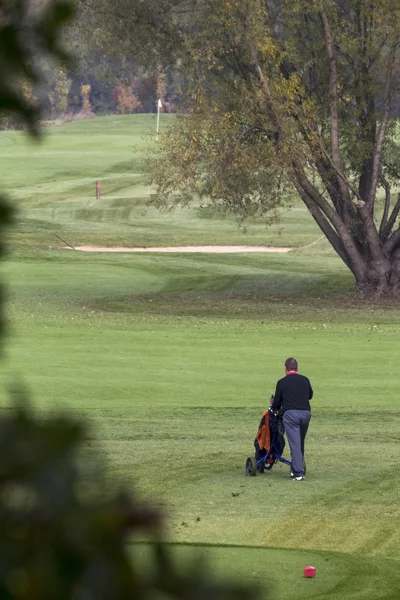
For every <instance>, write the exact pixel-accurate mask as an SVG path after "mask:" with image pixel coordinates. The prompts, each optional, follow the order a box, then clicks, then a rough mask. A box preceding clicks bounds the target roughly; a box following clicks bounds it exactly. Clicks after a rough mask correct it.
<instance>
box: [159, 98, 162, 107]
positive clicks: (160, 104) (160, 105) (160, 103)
mask: <svg viewBox="0 0 400 600" xmlns="http://www.w3.org/2000/svg"><path fill="white" fill-rule="evenodd" d="M158 108H162V102H161V100H160V99H159V100H158Z"/></svg>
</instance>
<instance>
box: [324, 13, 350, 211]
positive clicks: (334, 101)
mask: <svg viewBox="0 0 400 600" xmlns="http://www.w3.org/2000/svg"><path fill="white" fill-rule="evenodd" d="M320 15H321V21H322V26H323V30H324V39H325V46H326V50H327V54H328V59H329V93H330V114H331V116H330V120H331V143H332V163H333V165H334V167H335V168H336V170H337V172H338V173H339V172H340V173H343V166H342V160H341V156H340V145H339V111H338V85H337V68H336V58H335V53H334V50H333V42H332V35H331V30H330V25H329V21H328V17H327V14H326V12H325V11H324V9H323V6H322V2H321V13H320ZM338 184H339V188H340V192H341V194H342V197H343V199H344V200H345V202H348V203H349V202H350V193H349V189H348V187H347V186H346V185H345V184H344V181H343V178H341V177H339V179H338Z"/></svg>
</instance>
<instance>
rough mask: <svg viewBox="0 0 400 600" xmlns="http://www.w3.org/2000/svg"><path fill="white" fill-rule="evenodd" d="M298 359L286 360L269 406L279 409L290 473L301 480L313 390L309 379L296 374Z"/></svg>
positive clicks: (295, 478) (302, 477) (297, 479)
mask: <svg viewBox="0 0 400 600" xmlns="http://www.w3.org/2000/svg"><path fill="white" fill-rule="evenodd" d="M297 370H298V364H297V360H295V359H294V358H288V359H287V361H286V362H285V373H286V375H285V377H284V378H283V379H280V380H279V381H278V383H277V384H276V391H275V396H274V400H273V403H272V408H273V409H274V410H276V411H278V410H282V412H283V424H284V426H285V432H286V435H287V439H288V442H289V446H290V452H291V455H292V477H293V480H294V481H302V480H304V479H305V477H304V440H305V437H306V434H307V429H308V425H309V423H310V419H311V407H310V400H311V398H312V397H313V390H312V387H311V383H310V381H309V380H308V379H307V377H304V375H299V374H298V372H297Z"/></svg>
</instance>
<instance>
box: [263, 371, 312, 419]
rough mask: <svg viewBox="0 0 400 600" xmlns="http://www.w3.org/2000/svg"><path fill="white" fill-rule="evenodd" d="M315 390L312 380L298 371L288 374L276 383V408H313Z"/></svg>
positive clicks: (284, 409)
mask: <svg viewBox="0 0 400 600" xmlns="http://www.w3.org/2000/svg"><path fill="white" fill-rule="evenodd" d="M312 397H313V390H312V387H311V383H310V380H309V379H307V377H304V375H299V374H298V373H294V374H290V375H286V376H285V377H283V379H280V380H279V381H278V383H277V384H276V391H275V397H274V402H273V404H272V407H273V409H274V410H279V409H282V411H283V412H285V411H286V410H311V406H310V400H311V398H312Z"/></svg>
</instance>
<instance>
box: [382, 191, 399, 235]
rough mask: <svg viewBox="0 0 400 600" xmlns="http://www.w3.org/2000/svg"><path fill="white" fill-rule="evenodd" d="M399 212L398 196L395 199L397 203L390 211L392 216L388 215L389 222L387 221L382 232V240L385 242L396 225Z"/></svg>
mask: <svg viewBox="0 0 400 600" xmlns="http://www.w3.org/2000/svg"><path fill="white" fill-rule="evenodd" d="M399 212H400V194H399V195H398V197H397V202H396V204H395V206H394V208H393V210H392V214H391V215H390V217H389V220H388V222H387V224H386V226H385V228H384V230H383V231H382V238H383V239H384V240H386V239H387V238H388V237H389V235H390V233H391V231H392V229H393V227H394V224H395V223H396V219H397V217H398V216H399Z"/></svg>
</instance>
